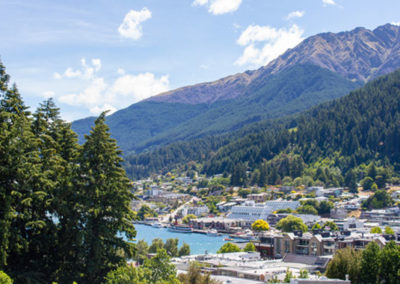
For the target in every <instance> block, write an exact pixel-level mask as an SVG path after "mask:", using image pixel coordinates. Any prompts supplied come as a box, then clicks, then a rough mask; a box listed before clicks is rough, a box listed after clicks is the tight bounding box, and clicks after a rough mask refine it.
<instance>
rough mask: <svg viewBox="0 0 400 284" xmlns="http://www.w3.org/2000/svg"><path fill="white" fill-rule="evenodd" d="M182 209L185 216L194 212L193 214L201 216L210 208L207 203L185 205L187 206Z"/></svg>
mask: <svg viewBox="0 0 400 284" xmlns="http://www.w3.org/2000/svg"><path fill="white" fill-rule="evenodd" d="M182 211H183V212H182V215H183V216H186V215H189V214H193V215H195V216H197V217H199V216H201V215H205V214H207V213H208V212H209V211H210V210H209V209H208V207H207V206H206V205H203V206H191V207H185V208H183V210H182Z"/></svg>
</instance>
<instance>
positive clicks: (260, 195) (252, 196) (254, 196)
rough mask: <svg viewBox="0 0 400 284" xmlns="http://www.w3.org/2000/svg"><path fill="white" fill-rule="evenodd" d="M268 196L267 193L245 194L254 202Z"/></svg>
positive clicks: (263, 199) (264, 199)
mask: <svg viewBox="0 0 400 284" xmlns="http://www.w3.org/2000/svg"><path fill="white" fill-rule="evenodd" d="M267 198H268V193H265V192H263V193H253V194H249V195H247V199H249V200H253V201H254V202H256V203H261V202H264V201H266V200H267Z"/></svg>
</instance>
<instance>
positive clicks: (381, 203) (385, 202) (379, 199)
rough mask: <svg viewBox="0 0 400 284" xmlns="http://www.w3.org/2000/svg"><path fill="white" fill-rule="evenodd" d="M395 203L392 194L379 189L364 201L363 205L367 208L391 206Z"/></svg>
mask: <svg viewBox="0 0 400 284" xmlns="http://www.w3.org/2000/svg"><path fill="white" fill-rule="evenodd" d="M392 204H393V199H392V197H391V196H390V194H389V193H388V192H387V191H386V190H384V189H382V190H377V191H376V192H375V193H374V194H373V195H371V196H370V197H368V199H367V200H366V201H365V202H364V203H363V207H364V208H367V209H381V208H385V207H389V206H391V205H392Z"/></svg>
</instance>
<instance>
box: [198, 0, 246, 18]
mask: <svg viewBox="0 0 400 284" xmlns="http://www.w3.org/2000/svg"><path fill="white" fill-rule="evenodd" d="M240 4H242V0H195V1H194V2H193V3H192V5H193V6H208V12H209V13H211V14H213V15H222V14H226V13H232V12H235V11H236V10H237V9H239V6H240Z"/></svg>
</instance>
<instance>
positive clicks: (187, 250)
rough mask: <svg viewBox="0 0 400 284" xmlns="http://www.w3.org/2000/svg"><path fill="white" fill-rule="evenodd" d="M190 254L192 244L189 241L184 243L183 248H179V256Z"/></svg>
mask: <svg viewBox="0 0 400 284" xmlns="http://www.w3.org/2000/svg"><path fill="white" fill-rule="evenodd" d="M185 255H190V246H189V245H188V244H187V243H183V245H182V246H181V248H180V249H179V252H178V256H179V257H181V256H185Z"/></svg>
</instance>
